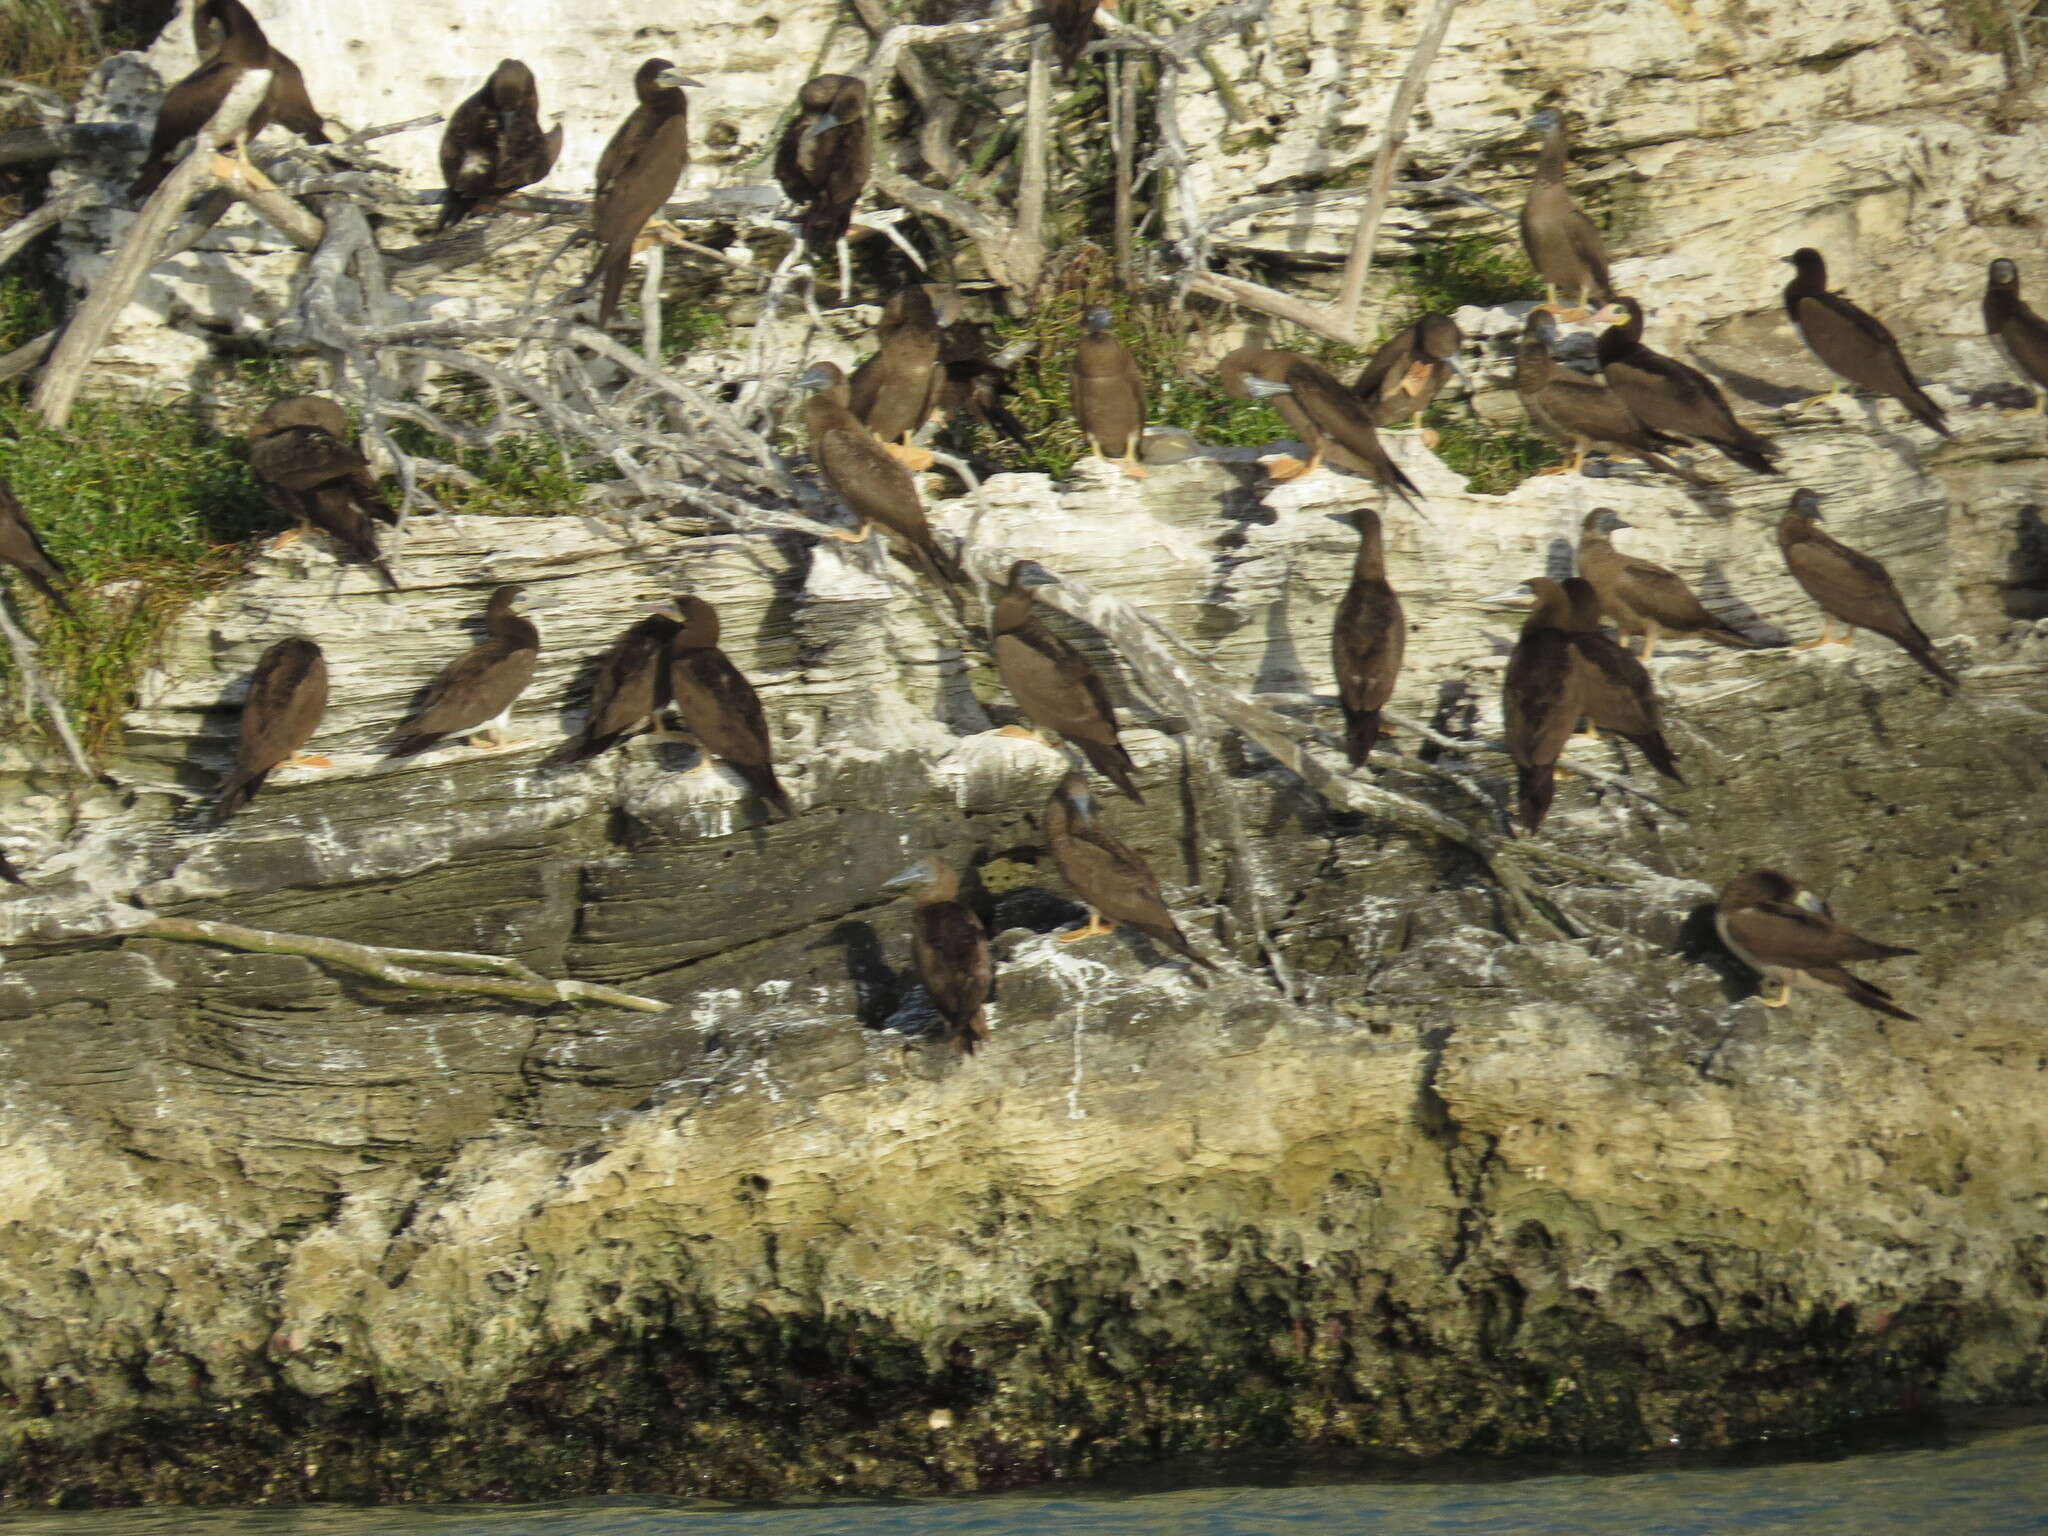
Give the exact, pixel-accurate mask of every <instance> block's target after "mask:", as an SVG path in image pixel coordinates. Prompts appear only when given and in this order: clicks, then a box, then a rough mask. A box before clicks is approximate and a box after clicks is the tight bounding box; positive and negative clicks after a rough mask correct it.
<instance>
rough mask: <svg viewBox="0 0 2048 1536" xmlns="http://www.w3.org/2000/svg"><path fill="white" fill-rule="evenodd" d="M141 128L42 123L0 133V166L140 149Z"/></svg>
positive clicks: (130, 124) (141, 139) (107, 124)
mask: <svg viewBox="0 0 2048 1536" xmlns="http://www.w3.org/2000/svg"><path fill="white" fill-rule="evenodd" d="M143 142H144V141H143V136H142V130H141V129H140V128H139V127H137V126H136V125H134V124H133V123H45V124H43V125H42V126H41V127H39V128H15V129H11V130H10V131H8V132H6V133H0V167H4V166H9V165H32V164H34V163H35V162H36V161H38V160H61V159H63V158H64V157H66V156H67V155H90V154H95V153H97V152H98V151H100V150H103V149H140V148H141V147H142V145H143Z"/></svg>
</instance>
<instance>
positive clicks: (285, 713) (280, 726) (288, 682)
mask: <svg viewBox="0 0 2048 1536" xmlns="http://www.w3.org/2000/svg"><path fill="white" fill-rule="evenodd" d="M326 712H327V659H326V657H324V656H323V655H321V653H320V648H319V647H318V646H317V645H314V644H313V643H312V642H311V641H308V640H287V641H280V642H279V643H278V644H276V645H274V646H272V647H271V648H270V649H269V650H268V651H265V652H264V653H263V659H262V660H261V661H259V662H258V663H257V664H256V675H255V677H254V678H253V679H252V680H251V681H250V684H249V696H248V699H247V700H246V701H245V702H244V703H243V705H242V730H241V739H240V741H239V742H238V743H237V745H236V748H235V771H234V772H233V773H232V774H230V775H229V777H228V780H227V782H226V783H225V784H224V785H222V786H221V793H220V814H221V815H222V816H224V817H225V816H231V815H233V814H234V813H235V812H236V811H238V810H240V809H241V808H242V807H243V806H244V805H246V804H248V802H249V801H250V800H251V799H253V798H254V797H255V794H256V791H257V790H258V789H260V788H261V787H262V786H263V781H264V780H265V779H266V778H268V777H269V776H270V772H271V770H272V769H273V768H275V767H277V765H278V764H279V763H282V762H284V761H285V760H286V759H287V758H289V757H290V756H291V755H292V754H293V753H295V752H297V751H298V750H299V748H301V747H303V746H304V745H305V744H306V743H307V742H308V741H311V740H312V739H313V733H314V732H315V731H316V730H318V729H319V728H320V717H321V716H322V715H323V714H325V713H326Z"/></svg>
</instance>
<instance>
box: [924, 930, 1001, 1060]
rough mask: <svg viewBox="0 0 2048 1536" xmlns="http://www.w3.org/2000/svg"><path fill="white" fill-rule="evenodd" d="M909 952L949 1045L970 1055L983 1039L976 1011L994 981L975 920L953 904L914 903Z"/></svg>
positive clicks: (985, 939) (985, 1034) (983, 1030)
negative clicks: (942, 1021) (944, 1026)
mask: <svg viewBox="0 0 2048 1536" xmlns="http://www.w3.org/2000/svg"><path fill="white" fill-rule="evenodd" d="M911 952H912V956H913V958H914V959H915V961H916V963H917V974H918V978H919V980H921V981H923V983H924V989H925V991H926V992H928V993H929V994H931V1000H932V1002H933V1003H934V1004H935V1005H936V1006H937V1008H938V1010H939V1013H940V1015H941V1016H942V1017H944V1019H945V1020H946V1022H947V1024H949V1025H950V1026H951V1027H952V1033H951V1036H950V1038H951V1039H952V1041H953V1044H954V1045H955V1046H956V1047H957V1048H958V1049H960V1050H962V1051H968V1052H971V1051H972V1050H973V1049H974V1047H975V1046H976V1045H977V1044H978V1043H979V1042H980V1041H982V1040H985V1039H987V1038H988V1031H987V1029H986V1027H985V1026H984V1025H983V1023H982V1017H981V1011H982V1009H983V1008H984V1007H985V1006H986V1005H987V1003H988V997H989V993H990V992H991V991H993V990H994V989H995V982H996V968H995V961H994V960H993V959H992V958H991V957H990V955H989V951H988V934H987V932H986V931H985V930H984V929H983V928H982V926H981V920H980V919H979V918H977V917H976V916H975V915H974V914H973V913H972V912H970V911H968V910H967V908H965V907H963V906H962V905H960V903H959V902H957V901H934V902H924V903H920V904H919V905H918V907H917V909H916V910H915V911H914V912H913V913H912V914H911Z"/></svg>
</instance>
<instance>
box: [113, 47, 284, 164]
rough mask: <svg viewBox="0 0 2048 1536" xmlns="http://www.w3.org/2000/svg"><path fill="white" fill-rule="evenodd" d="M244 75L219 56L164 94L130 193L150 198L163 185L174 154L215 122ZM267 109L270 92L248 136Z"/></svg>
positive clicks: (252, 117)
mask: <svg viewBox="0 0 2048 1536" xmlns="http://www.w3.org/2000/svg"><path fill="white" fill-rule="evenodd" d="M241 78H242V66H241V65H239V64H235V63H231V62H229V61H227V60H225V59H218V58H216V59H213V60H211V61H209V62H208V63H205V64H202V65H201V66H200V67H199V68H198V69H195V70H193V71H192V73H191V74H189V75H187V76H186V77H185V78H184V79H182V80H180V81H178V82H177V84H175V85H173V86H172V87H171V88H170V90H168V91H167V92H165V93H164V100H163V105H162V106H160V107H159V108H157V114H156V126H155V128H153V129H152V130H151V132H150V136H149V153H148V154H147V155H146V156H145V157H144V159H143V164H142V173H141V174H140V175H139V176H137V177H136V178H135V181H134V183H133V185H131V186H130V187H129V189H128V191H129V194H130V196H133V197H147V196H148V195H149V194H150V193H152V192H154V191H155V190H156V189H157V188H158V187H159V186H161V185H162V184H163V180H164V178H165V177H166V176H168V175H169V174H170V173H171V162H172V157H173V156H174V154H175V153H176V151H177V148H178V146H179V145H180V144H182V143H184V142H185V141H186V140H187V139H189V138H191V137H192V135H194V134H195V133H197V132H198V131H199V130H200V129H202V128H204V127H205V126H206V125H207V123H209V122H210V121H212V119H213V114H214V113H216V112H218V111H219V110H220V104H221V103H222V102H223V101H226V100H227V97H228V92H229V91H230V90H232V89H234V85H235V82H236V81H237V80H239V79H241ZM274 91H275V85H274V84H273V87H272V92H273V93H274ZM268 108H269V95H266V96H265V98H264V100H263V102H262V103H260V104H259V105H258V106H257V108H256V110H255V112H254V113H252V114H251V115H250V118H249V127H248V130H247V132H246V134H245V135H244V137H245V138H251V139H253V138H254V137H255V136H256V134H257V133H258V131H259V130H260V129H261V127H262V125H263V123H264V122H265V121H267V120H268V119H267V113H268Z"/></svg>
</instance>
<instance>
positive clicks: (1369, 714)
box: [1330, 509, 1408, 768]
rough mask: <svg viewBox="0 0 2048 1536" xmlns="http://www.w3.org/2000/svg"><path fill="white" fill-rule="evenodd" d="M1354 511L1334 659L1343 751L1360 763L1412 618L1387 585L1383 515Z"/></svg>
mask: <svg viewBox="0 0 2048 1536" xmlns="http://www.w3.org/2000/svg"><path fill="white" fill-rule="evenodd" d="M1354 515H1355V516H1356V517H1357V519H1358V554H1357V556H1356V558H1355V559H1354V560H1353V561H1352V565H1351V585H1350V586H1349V587H1347V588H1346V589H1345V591H1344V600H1343V601H1342V602H1341V603H1339V604H1338V605H1337V622H1336V625H1335V628H1334V629H1333V630H1332V632H1331V635H1330V659H1331V664H1332V666H1333V667H1334V669H1335V671H1336V675H1337V698H1338V702H1339V703H1340V704H1341V706H1342V707H1343V710H1344V753H1345V755H1346V756H1347V757H1349V758H1350V759H1351V766H1352V767H1354V768H1358V767H1362V766H1363V765H1364V763H1365V758H1366V754H1367V753H1368V752H1370V751H1372V749H1373V745H1374V743H1376V742H1377V741H1378V740H1379V738H1380V710H1381V709H1383V708H1384V707H1385V706H1386V702H1387V700H1388V699H1390V698H1392V697H1393V694H1394V684H1395V682H1396V681H1397V680H1398V679H1399V677H1400V675H1401V658H1402V657H1403V656H1404V655H1405V654H1406V653H1407V650H1408V621H1407V618H1406V617H1405V616H1404V615H1403V613H1402V611H1401V599H1400V598H1399V597H1398V596H1397V595H1396V594H1395V592H1394V589H1393V588H1392V587H1391V586H1389V585H1387V556H1386V549H1385V546H1384V544H1383V542H1382V538H1381V532H1380V517H1379V514H1378V513H1377V512H1374V511H1371V510H1369V509H1361V510H1360V511H1359V512H1357V513H1356V514H1354Z"/></svg>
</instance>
